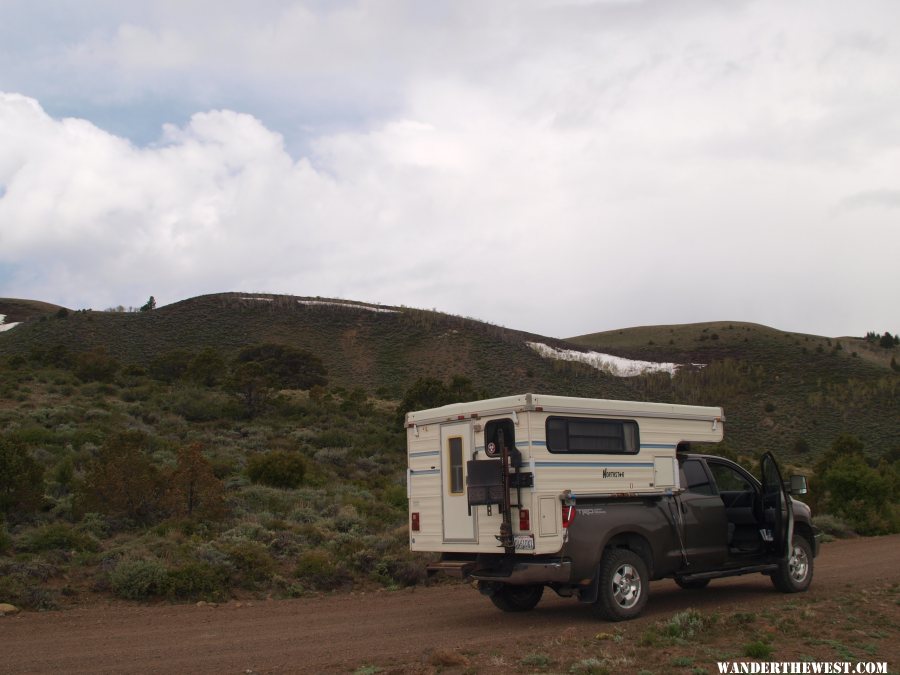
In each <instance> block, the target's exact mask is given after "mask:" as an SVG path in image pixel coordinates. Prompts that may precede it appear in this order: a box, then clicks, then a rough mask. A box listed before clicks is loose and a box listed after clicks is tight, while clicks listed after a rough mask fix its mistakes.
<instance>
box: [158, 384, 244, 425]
mask: <svg viewBox="0 0 900 675" xmlns="http://www.w3.org/2000/svg"><path fill="white" fill-rule="evenodd" d="M171 406H172V410H174V411H175V412H176V413H178V414H179V415H181V416H182V417H183V418H184V419H186V420H187V421H188V422H211V421H213V420H218V419H221V418H223V417H225V416H227V415H228V414H229V413H231V412H232V408H233V406H232V402H231V400H230V399H229V398H227V397H225V396H223V395H222V394H219V393H217V392H209V391H207V390H205V389H195V388H185V389H181V390H179V391H177V392H176V393H175V394H174V395H173V396H172V398H171Z"/></svg>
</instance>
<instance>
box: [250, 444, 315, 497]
mask: <svg viewBox="0 0 900 675" xmlns="http://www.w3.org/2000/svg"><path fill="white" fill-rule="evenodd" d="M305 475H306V461H305V460H304V459H303V457H302V456H300V455H299V454H297V453H295V452H286V451H283V450H274V451H272V452H267V453H265V454H261V455H254V456H253V457H251V458H250V460H249V461H248V462H247V476H248V477H249V478H250V480H252V481H253V482H254V483H262V484H263V485H268V486H270V487H278V488H296V487H299V486H300V484H301V483H302V482H303V477H304V476H305Z"/></svg>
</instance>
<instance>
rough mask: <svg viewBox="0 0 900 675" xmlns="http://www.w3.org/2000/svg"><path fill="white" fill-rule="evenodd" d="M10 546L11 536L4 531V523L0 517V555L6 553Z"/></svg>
mask: <svg viewBox="0 0 900 675" xmlns="http://www.w3.org/2000/svg"><path fill="white" fill-rule="evenodd" d="M11 548H12V537H10V536H9V532H7V531H6V523H4V522H3V520H2V519H0V555H4V554H6V552H7V551H9V550H10V549H11Z"/></svg>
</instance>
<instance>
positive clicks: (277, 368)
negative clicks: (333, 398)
mask: <svg viewBox="0 0 900 675" xmlns="http://www.w3.org/2000/svg"><path fill="white" fill-rule="evenodd" d="M237 361H238V363H240V364H248V363H255V364H259V365H260V366H261V367H262V369H263V370H264V371H265V372H267V373H268V374H269V375H270V376H271V377H272V380H273V384H274V385H275V386H277V387H279V388H281V389H310V388H312V387H315V386H317V385H318V386H324V385H325V384H327V382H328V380H327V379H326V377H325V376H326V374H327V371H326V370H325V365H324V364H323V363H322V360H321V359H320V358H319V357H318V356H316V355H315V354H312V353H311V352H308V351H305V350H303V349H297V348H296V347H291V346H289V345H278V344H262V345H257V346H255V347H247V348H246V349H243V350H242V351H241V353H240V354H238V357H237Z"/></svg>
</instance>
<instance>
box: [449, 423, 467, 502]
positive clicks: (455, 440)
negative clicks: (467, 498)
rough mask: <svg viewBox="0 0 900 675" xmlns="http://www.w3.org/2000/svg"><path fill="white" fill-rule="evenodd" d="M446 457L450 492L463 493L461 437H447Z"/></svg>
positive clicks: (453, 493)
mask: <svg viewBox="0 0 900 675" xmlns="http://www.w3.org/2000/svg"><path fill="white" fill-rule="evenodd" d="M447 455H448V457H447V459H448V462H449V464H450V494H452V495H461V494H462V493H463V448H462V437H460V436H453V437H452V438H448V439H447Z"/></svg>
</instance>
